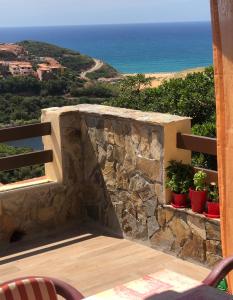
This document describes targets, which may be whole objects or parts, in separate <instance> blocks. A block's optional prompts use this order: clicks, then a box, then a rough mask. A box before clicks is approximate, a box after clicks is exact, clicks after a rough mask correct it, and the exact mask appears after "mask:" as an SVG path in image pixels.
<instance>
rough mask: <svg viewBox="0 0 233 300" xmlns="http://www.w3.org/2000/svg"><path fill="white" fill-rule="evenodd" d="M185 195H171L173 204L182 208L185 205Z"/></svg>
mask: <svg viewBox="0 0 233 300" xmlns="http://www.w3.org/2000/svg"><path fill="white" fill-rule="evenodd" d="M186 200H187V195H186V194H176V193H173V203H174V204H175V205H176V206H180V207H184V206H186V205H187V202H186Z"/></svg>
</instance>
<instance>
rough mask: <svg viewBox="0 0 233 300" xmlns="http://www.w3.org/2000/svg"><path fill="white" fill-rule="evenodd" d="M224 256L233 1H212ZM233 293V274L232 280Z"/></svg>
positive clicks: (230, 245) (232, 125) (232, 204)
mask: <svg viewBox="0 0 233 300" xmlns="http://www.w3.org/2000/svg"><path fill="white" fill-rule="evenodd" d="M211 15H212V29H213V50H214V71H215V90H216V106H217V154H218V179H219V188H220V200H221V234H222V236H221V238H222V246H223V255H224V256H225V257H226V256H229V255H232V254H233V239H232V232H233V179H232V178H233V50H232V49H233V34H232V32H233V1H232V0H211ZM229 286H230V289H231V291H232V290H233V275H230V277H229Z"/></svg>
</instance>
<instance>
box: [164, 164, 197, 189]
mask: <svg viewBox="0 0 233 300" xmlns="http://www.w3.org/2000/svg"><path fill="white" fill-rule="evenodd" d="M166 172H167V181H166V186H167V188H169V189H170V190H171V191H172V192H174V193H176V194H187V193H188V191H189V188H190V187H191V186H192V185H193V168H192V167H191V166H190V165H186V164H183V163H182V162H181V161H175V160H172V161H170V164H169V166H168V167H167V168H166Z"/></svg>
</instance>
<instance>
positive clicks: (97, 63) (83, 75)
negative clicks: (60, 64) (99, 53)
mask: <svg viewBox="0 0 233 300" xmlns="http://www.w3.org/2000/svg"><path fill="white" fill-rule="evenodd" d="M94 62H95V65H94V66H93V67H91V68H90V69H88V70H86V71H84V72H82V73H81V74H80V77H81V78H82V79H85V80H90V79H89V78H88V77H87V74H89V73H93V72H95V71H98V70H99V69H100V68H101V67H102V66H103V65H104V63H103V62H102V61H101V60H99V59H95V58H94Z"/></svg>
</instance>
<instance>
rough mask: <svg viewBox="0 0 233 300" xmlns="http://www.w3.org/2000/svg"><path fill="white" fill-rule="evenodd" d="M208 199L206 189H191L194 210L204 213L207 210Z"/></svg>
mask: <svg viewBox="0 0 233 300" xmlns="http://www.w3.org/2000/svg"><path fill="white" fill-rule="evenodd" d="M206 201H207V192H206V191H195V190H191V206H192V211H193V212H196V213H199V214H202V213H203V211H204V210H205V204H206Z"/></svg>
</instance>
